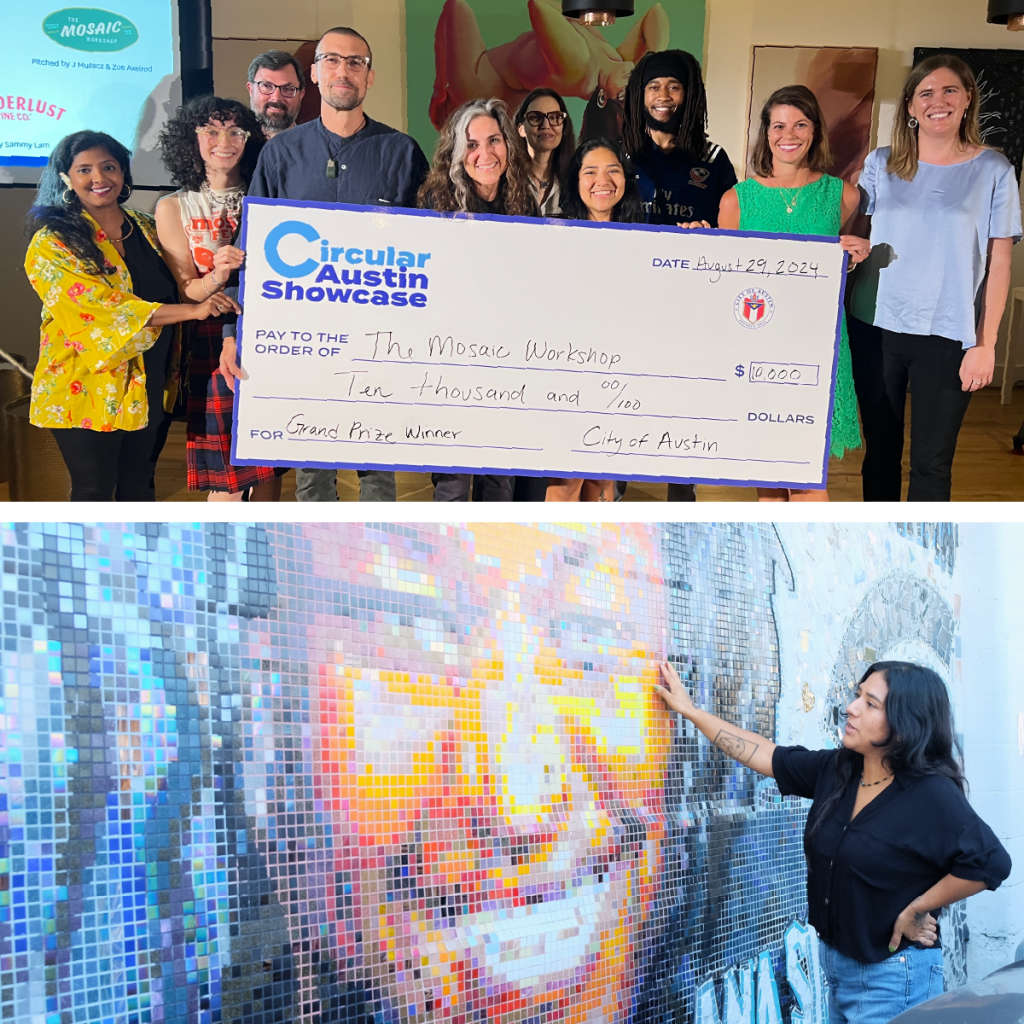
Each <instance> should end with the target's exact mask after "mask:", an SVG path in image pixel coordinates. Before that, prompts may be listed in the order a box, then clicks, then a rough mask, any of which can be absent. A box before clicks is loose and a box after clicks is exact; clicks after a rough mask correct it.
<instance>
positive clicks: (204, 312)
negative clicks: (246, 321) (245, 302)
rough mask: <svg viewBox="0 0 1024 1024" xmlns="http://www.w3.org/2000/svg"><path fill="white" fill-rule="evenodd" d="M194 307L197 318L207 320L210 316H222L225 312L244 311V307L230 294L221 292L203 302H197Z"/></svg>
mask: <svg viewBox="0 0 1024 1024" xmlns="http://www.w3.org/2000/svg"><path fill="white" fill-rule="evenodd" d="M192 308H193V309H194V310H195V314H194V315H195V318H196V320H206V319H207V318H208V317H211V316H221V315H223V314H224V313H241V312H242V307H241V306H240V305H239V304H238V303H237V302H235V300H234V299H233V298H231V296H230V295H224V294H222V293H220V292H218V293H217V294H216V295H211V296H210V297H209V298H208V299H204V300H203V301H202V302H197V303H196V304H195V305H194V306H193V307H192Z"/></svg>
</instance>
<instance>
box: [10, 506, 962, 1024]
mask: <svg viewBox="0 0 1024 1024" xmlns="http://www.w3.org/2000/svg"><path fill="white" fill-rule="evenodd" d="M2 544H3V575H2V586H3V632H2V646H3V651H2V658H3V662H2V672H3V680H2V685H3V698H2V706H0V726H2V732H0V1020H2V1021H3V1022H7V1021H12V1022H14V1024H100V1022H103V1024H107V1022H111V1024H113V1022H117V1024H129V1022H130V1024H142V1022H145V1024H149V1022H156V1021H166V1022H174V1024H178V1022H182V1024H184V1022H188V1024H193V1022H195V1024H214V1022H229V1021H230V1022H240V1024H276V1022H287V1021H302V1022H310V1024H312V1022H318V1024H319V1022H324V1024H326V1022H328V1021H351V1022H356V1021H359V1022H370V1021H373V1022H381V1024H383V1022H391V1021H416V1022H419V1021H424V1022H426V1021H442V1020H444V1021H451V1022H453V1024H468V1022H470V1021H484V1020H487V1021H501V1022H503V1024H505V1022H508V1024H511V1022H513V1021H516V1022H519V1021H522V1022H530V1024H541V1022H549V1021H566V1022H577V1021H579V1022H582V1021H623V1022H625V1021H630V1022H636V1024H640V1022H644V1024H648V1022H650V1024H653V1022H668V1021H673V1022H675V1021H684V1022H685V1021H693V1020H696V1019H697V1018H700V1019H701V1020H702V1021H705V1020H706V1021H709V1024H712V1022H714V1021H715V1019H716V1017H718V1016H719V1015H720V1016H721V1019H722V1020H733V1019H735V1016H734V1015H731V1014H732V1010H733V1009H735V1007H731V1006H730V1000H736V999H741V994H742V989H743V986H744V985H746V986H747V991H748V996H750V998H753V995H752V993H753V989H752V987H751V986H752V985H753V981H752V980H751V979H753V977H754V973H753V972H756V981H757V986H758V992H760V993H761V995H762V996H764V998H763V999H762V998H761V997H760V996H759V997H758V998H757V1010H756V1014H755V1010H754V1004H753V1003H749V1000H748V1002H747V1003H746V1004H742V1005H741V1003H737V1004H736V1005H737V1006H738V1007H739V1010H738V1011H737V1012H740V1011H742V1012H741V1016H742V1018H743V1019H744V1020H745V1021H746V1020H747V1019H748V1011H749V1020H750V1022H751V1024H753V1021H754V1019H755V1016H756V1019H757V1024H779V1022H780V1020H781V1018H786V1019H789V1018H790V1016H792V1017H793V1019H794V1020H796V1019H798V1018H801V1019H803V1020H805V1021H807V1022H808V1024H810V1022H811V1020H814V1021H816V1022H817V1021H820V1020H821V1012H822V1010H821V1006H822V1004H821V1000H820V998H819V997H820V991H819V989H820V985H819V983H818V982H817V981H816V972H815V969H814V965H813V963H812V962H811V961H812V960H813V952H808V951H807V950H808V948H809V947H808V946H807V941H808V940H807V939H806V933H805V932H803V931H802V926H801V925H800V924H799V919H800V918H801V916H802V915H803V914H804V913H805V899H804V875H803V870H804V869H803V856H802V852H801V845H800V835H801V832H802V827H803V820H804V815H805V813H806V808H805V806H804V805H803V804H802V802H801V801H796V800H782V799H781V798H780V797H779V795H778V791H777V790H776V789H775V786H774V783H773V782H771V780H762V779H758V778H756V777H755V776H754V775H752V774H751V773H750V772H749V771H747V770H746V769H743V768H741V767H740V766H738V765H736V764H735V763H733V762H731V761H729V760H727V759H726V758H724V756H722V755H720V754H719V753H718V752H717V751H715V750H713V749H712V748H710V747H709V745H708V744H707V742H706V741H705V740H704V739H703V738H702V737H698V735H697V734H695V732H694V731H693V730H692V728H691V727H689V726H687V725H685V723H682V722H681V721H679V720H677V719H676V717H675V716H673V715H671V714H670V713H668V712H667V711H666V710H665V708H664V706H663V705H662V704H661V703H660V700H659V698H658V697H657V696H656V695H655V694H654V693H653V689H652V686H653V683H654V681H655V679H656V674H657V661H658V660H659V659H661V658H665V657H668V658H670V659H671V660H672V661H673V662H674V663H675V664H676V666H677V668H678V670H679V672H680V674H681V675H682V676H683V678H684V680H685V681H686V682H687V684H688V685H689V686H690V687H692V689H693V692H694V695H695V699H697V700H698V701H700V702H701V703H702V704H703V705H704V706H706V707H708V708H709V709H712V710H714V711H715V712H716V713H718V714H721V715H723V716H724V717H726V718H728V719H730V720H731V721H735V722H738V723H740V724H742V725H743V726H744V727H746V728H751V729H755V730H758V731H761V732H763V733H765V734H767V735H772V736H775V737H776V738H777V739H778V740H779V742H802V743H805V744H807V745H811V746H813V745H815V743H817V744H818V745H822V744H824V743H827V742H829V741H830V734H831V729H832V727H833V725H834V722H835V714H836V710H837V709H838V708H839V707H840V706H841V705H842V703H843V701H844V695H845V692H846V688H847V687H848V685H849V681H850V679H851V678H853V675H854V674H855V673H856V672H857V671H858V668H859V667H863V666H864V665H866V664H867V663H869V662H870V661H871V660H873V659H875V658H876V657H879V658H880V657H882V656H884V655H885V654H887V653H891V652H894V651H895V652H902V653H909V654H911V655H914V656H917V657H922V656H923V657H924V658H925V660H929V663H931V664H933V666H934V667H937V668H938V669H939V670H940V671H942V672H943V674H944V675H945V676H946V678H947V679H948V678H950V677H951V674H952V672H953V667H954V662H955V660H956V657H957V656H958V651H957V641H956V636H955V633H956V621H955V618H954V617H953V613H952V611H951V608H952V601H951V577H950V573H951V572H952V571H953V568H954V565H955V559H956V549H957V537H956V529H955V527H949V526H945V525H943V524H895V525H892V526H882V527H874V528H871V527H860V526H849V527H800V528H797V527H779V528H778V529H776V528H774V527H772V526H770V525H769V526H759V525H721V526H716V525H701V524H668V525H662V526H649V525H627V526H589V527H578V528H576V527H569V526H535V527H526V526H466V527H462V526H447V525H415V526H401V525H362V524H331V525H315V526H311V525H301V524H281V525H251V526H245V525H217V524H198V525H197V524H192V525H189V524H170V525H168V524H136V525H82V524H65V525H53V524H40V525H24V524H22V525H19V524H7V525H5V526H4V527H3V528H2ZM794 921H796V922H797V923H796V924H794V923H793V922H794ZM957 948H958V947H957V945H956V942H955V941H951V942H950V951H949V952H948V953H947V960H948V959H949V956H950V955H951V956H953V958H954V959H955V958H956V956H957V955H958V953H957ZM960 959H961V960H962V956H961V957H960ZM794 964H795V965H797V967H796V968H794V966H793V965H794ZM953 966H954V969H955V968H956V964H954V965H953ZM960 969H961V970H962V965H961V967H960ZM794 970H795V971H796V973H795V974H794ZM745 971H746V972H747V973H746V974H745V973H744V972H745ZM744 978H747V979H748V980H747V981H746V982H744ZM700 993H704V995H700ZM709 993H710V995H709ZM730 993H733V994H732V995H731V994H730ZM769 995H771V996H772V997H773V998H774V999H775V1002H774V1003H773V1002H772V998H769ZM762 1004H763V1005H762ZM821 1024H824V1022H823V1021H822V1022H821Z"/></svg>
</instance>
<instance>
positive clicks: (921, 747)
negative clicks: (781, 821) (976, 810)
mask: <svg viewBox="0 0 1024 1024" xmlns="http://www.w3.org/2000/svg"><path fill="white" fill-rule="evenodd" d="M875 672H878V673H880V674H881V675H882V677H883V678H884V679H885V681H886V683H887V684H888V687H889V693H888V696H887V697H886V698H885V717H886V720H887V721H888V723H889V735H888V736H887V737H886V738H885V740H884V741H883V742H882V743H880V744H877V746H879V747H880V748H888V752H887V753H886V754H885V755H884V756H883V758H882V763H883V764H884V765H885V767H886V768H888V769H889V771H891V772H892V773H893V774H894V775H897V774H907V775H916V776H921V775H941V776H943V777H944V778H947V779H950V780H951V781H952V782H953V783H954V784H955V785H956V787H957V789H959V790H960V792H961V793H965V792H966V790H967V780H966V779H965V778H964V773H963V750H962V749H961V747H960V741H959V739H957V736H956V733H955V732H954V731H953V709H952V707H951V705H950V703H949V694H948V692H947V691H946V684H945V683H944V682H943V681H942V679H941V677H940V676H939V674H938V673H937V672H933V671H932V670H931V669H930V668H925V667H924V666H923V665H915V664H913V663H912V662H909V661H877V662H875V664H874V665H870V666H869V667H868V669H867V671H866V672H865V673H864V675H862V676H861V677H860V682H859V683H858V686H863V685H864V683H865V682H866V680H867V678H868V677H869V676H870V675H873V674H874V673H875ZM863 770H864V756H863V754H858V753H857V752H856V751H853V750H847V749H846V748H845V747H843V748H842V749H841V750H840V751H839V755H838V757H837V759H836V781H835V785H834V786H833V788H832V792H831V793H829V795H828V796H827V797H826V798H825V800H824V802H823V803H822V805H821V807H820V809H819V810H818V811H817V812H816V814H815V817H814V824H813V826H812V827H811V829H810V830H809V832H808V838H810V837H812V836H813V835H814V834H815V833H816V832H817V831H818V829H819V828H820V827H821V826H822V824H823V823H824V822H825V820H826V819H827V818H828V817H829V815H830V814H831V813H832V811H833V810H834V809H835V806H836V804H837V803H838V802H839V800H840V799H841V798H842V795H843V793H844V792H845V790H846V788H847V786H849V784H850V783H851V782H852V781H853V780H854V779H855V778H856V777H857V776H858V775H859V774H860V773H861V772H862V771H863Z"/></svg>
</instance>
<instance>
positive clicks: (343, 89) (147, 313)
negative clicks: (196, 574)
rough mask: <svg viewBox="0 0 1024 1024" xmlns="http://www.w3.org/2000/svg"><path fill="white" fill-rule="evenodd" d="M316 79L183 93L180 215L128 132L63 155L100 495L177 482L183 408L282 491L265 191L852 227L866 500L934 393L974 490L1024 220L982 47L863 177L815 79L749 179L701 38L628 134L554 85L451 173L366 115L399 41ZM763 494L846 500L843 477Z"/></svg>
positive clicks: (634, 88)
mask: <svg viewBox="0 0 1024 1024" xmlns="http://www.w3.org/2000/svg"><path fill="white" fill-rule="evenodd" d="M310 75H311V77H312V80H313V82H315V83H316V85H317V86H318V88H319V91H320V96H321V101H322V102H321V113H320V117H319V118H318V119H316V120H314V121H309V122H307V123H305V124H301V125H297V126H296V125H295V121H296V118H297V116H298V112H299V107H300V104H301V102H302V97H303V94H304V90H305V74H304V70H303V68H302V67H301V66H300V65H299V63H298V62H297V61H296V59H295V58H294V57H293V56H292V55H290V54H287V53H284V52H283V51H276V50H275V51H270V52H268V53H264V54H261V55H260V56H258V57H257V58H256V59H255V60H254V61H253V62H252V64H251V66H250V69H249V81H248V91H249V95H250V106H249V107H246V106H245V105H243V104H241V103H238V102H237V101H234V100H228V99H222V98H219V97H216V96H203V97H199V98H196V99H193V100H190V101H189V102H187V103H186V104H185V105H184V106H183V107H182V108H180V110H179V111H178V112H177V114H176V116H175V117H174V118H172V119H171V120H170V121H169V122H168V124H167V126H166V128H165V130H164V133H163V136H162V140H161V141H162V152H163V159H164V162H165V164H166V166H167V169H168V171H169V173H170V174H171V176H172V179H173V180H174V182H175V183H176V184H177V185H178V186H179V189H178V191H177V192H175V193H173V194H172V195H169V196H166V197H165V198H163V199H161V200H160V202H159V203H158V204H157V207H156V216H155V218H154V217H151V216H149V215H147V214H145V213H141V212H139V211H137V210H133V209H131V208H130V207H128V206H126V205H125V203H126V201H127V200H128V198H129V197H130V195H131V171H130V166H129V159H130V154H129V153H128V151H127V150H126V149H125V147H124V146H123V145H122V144H121V143H120V142H118V141H117V140H116V139H113V138H111V137H110V136H109V135H106V134H103V133H99V132H89V131H85V132H76V133H75V134H73V135H69V136H67V137H66V138H65V139H63V140H62V141H61V142H60V144H59V145H58V146H57V147H56V148H55V149H54V151H53V153H52V155H51V157H50V160H49V164H48V166H47V167H46V169H45V171H44V173H43V176H42V178H41V180H40V184H39V191H38V195H37V199H36V203H35V205H34V206H33V208H32V210H31V211H30V214H29V226H30V229H31V231H32V240H31V243H30V245H29V249H28V254H27V256H26V260H25V267H26V271H27V273H28V276H29V280H30V281H31V283H32V285H33V287H34V288H35V290H36V291H37V293H38V294H39V296H40V298H41V299H42V301H43V306H44V311H43V322H42V330H41V345H40V356H39V362H38V365H37V367H36V372H35V380H34V383H33V388H32V406H31V417H32V422H33V423H35V424H36V425H37V426H41V427H48V428H52V429H53V431H54V435H55V437H56V439H57V443H58V445H59V447H60V450H61V453H62V455H63V457H64V461H65V462H66V464H67V467H68V471H69V473H70V476H71V480H72V494H71V498H72V500H75V501H109V500H112V499H113V498H115V497H116V498H117V499H118V500H122V501H124V500H137V501H146V500H149V501H151V500H154V496H155V472H156V463H157V459H158V458H159V455H160V452H161V450H162V448H163V445H164V442H165V440H166V437H167V431H168V428H169V425H170V423H171V422H172V421H173V419H174V418H175V417H176V416H177V417H179V418H180V417H184V418H185V419H186V422H187V459H188V487H189V489H190V490H196V491H205V492H207V493H208V496H209V498H210V500H236V501H237V500H251V501H274V500H277V499H278V498H279V497H280V493H281V476H282V475H283V473H284V472H285V470H283V469H281V468H276V467H273V466H267V467H253V466H234V465H232V463H231V417H232V404H233V395H232V392H233V389H234V383H235V381H236V379H238V378H240V377H241V378H244V376H245V374H244V370H243V369H242V367H241V366H240V365H239V357H238V349H237V344H236V340H235V320H236V317H237V315H238V313H239V312H241V309H240V307H239V304H238V297H237V295H238V292H237V277H238V272H239V270H240V268H241V267H242V265H243V263H244V259H245V254H244V252H243V251H242V250H241V249H240V248H239V247H238V246H237V244H236V242H237V234H238V231H239V227H240V221H241V210H242V199H243V197H244V196H245V195H250V196H261V197H268V198H276V199H289V200H296V201H308V202H318V203H348V204H356V205H365V206H374V207H379V206H383V205H386V206H391V207H407V208H408V207H419V208H423V209H429V210H436V211H442V212H465V213H486V214H496V215H499V216H502V215H505V216H517V217H548V218H550V217H559V218H569V219H575V220H588V221H592V222H596V223H602V222H604V223H607V222H618V223H647V224H660V225H668V226H673V227H679V228H686V229H692V230H701V229H707V228H724V229H738V230H750V231H761V232H770V233H773V234H802V235H826V236H833V237H838V238H839V239H840V241H841V244H842V246H843V248H844V249H845V250H846V252H847V253H848V254H849V263H850V267H851V276H850V280H849V284H848V287H847V295H848V301H847V308H848V316H847V317H846V318H845V322H844V325H843V329H842V338H841V345H840V352H839V358H838V360H837V365H836V369H835V380H834V388H835V390H834V395H835V398H834V404H833V416H832V429H831V454H832V455H833V456H835V457H840V458H841V457H842V456H843V455H844V453H845V452H846V451H847V450H849V449H852V448H857V447H860V445H861V443H862V442H861V430H860V427H861V426H863V431H864V442H865V444H866V450H865V457H864V463H863V470H862V473H863V481H864V498H865V500H868V501H898V500H900V495H901V486H902V468H901V467H902V456H903V439H904V407H905V404H906V395H907V391H908V388H909V390H911V391H912V393H913V414H912V422H911V450H910V485H909V494H908V497H909V499H910V500H932V501H948V500H949V497H950V487H951V468H952V462H953V455H954V453H955V450H956V442H957V436H958V433H959V430H960V426H961V423H962V421H963V417H964V414H965V412H966V409H967V405H968V403H969V401H970V398H971V395H972V394H973V393H974V392H975V391H977V390H978V389H979V388H982V387H985V386H986V385H988V384H989V383H991V380H992V376H993V370H994V348H995V342H996V333H997V330H998V325H999V321H1000V318H1001V316H1002V313H1003V309H1004V307H1005V303H1006V298H1007V293H1008V289H1009V279H1010V253H1011V248H1012V245H1013V244H1014V243H1015V242H1016V241H1018V240H1019V239H1020V237H1021V234H1022V228H1021V213H1020V199H1019V194H1018V187H1017V181H1016V177H1015V174H1014V171H1013V168H1012V166H1011V165H1010V163H1009V161H1007V159H1006V158H1005V157H1004V156H1003V155H1002V154H1001V153H999V152H997V151H996V150H994V149H990V148H987V147H985V146H984V145H983V144H982V142H981V137H980V132H979V120H978V114H979V111H978V107H979V101H978V91H977V86H976V83H975V80H974V76H973V74H972V72H971V70H970V68H969V67H968V66H967V65H966V64H964V63H963V62H962V61H961V60H959V59H958V58H956V57H953V56H947V55H940V56H937V57H932V58H929V59H927V60H925V61H922V62H921V63H919V64H918V65H916V66H915V67H914V68H913V69H912V70H911V72H910V74H909V76H908V78H907V81H906V83H905V85H904V87H903V91H902V95H901V98H900V101H899V104H898V108H897V109H898V113H897V116H896V119H895V122H894V127H893V138H892V144H891V146H886V147H883V148H880V149H877V150H875V151H874V152H872V153H871V154H870V155H869V156H868V158H867V161H866V164H865V167H864V170H863V172H862V174H861V177H860V181H859V188H858V187H855V186H853V185H851V184H849V183H846V182H844V181H842V180H840V179H839V178H836V177H833V176H832V175H830V174H828V173H827V172H828V168H829V167H830V166H831V164H832V158H831V154H830V151H829V143H828V132H827V126H826V124H825V121H824V118H823V116H822V113H821V109H820V107H819V104H818V102H817V100H816V98H815V96H814V94H813V93H812V92H811V91H810V90H809V89H807V88H805V87H804V86H790V87H787V88H784V89H780V90H778V91H777V92H776V93H775V94H773V95H772V96H771V97H770V98H769V99H768V101H767V102H766V103H765V105H764V108H763V109H762V111H761V116H760V130H759V134H758V138H757V142H756V145H755V147H754V151H753V153H752V157H751V168H750V170H751V174H750V175H749V177H747V179H746V180H745V181H743V182H737V178H736V174H735V171H734V169H733V164H732V162H731V160H730V159H729V157H728V156H727V154H726V153H725V152H724V151H723V150H722V148H721V147H720V146H716V145H714V144H713V143H712V142H711V141H710V140H709V139H708V134H707V103H706V96H705V91H704V84H703V81H702V77H701V71H700V66H699V64H698V62H697V61H696V59H695V58H694V57H692V56H691V55H690V54H688V53H684V52H683V51H680V50H668V51H663V52H657V53H648V54H647V55H646V56H644V57H643V58H642V59H641V60H640V61H639V62H638V63H637V65H636V68H635V70H634V72H633V74H632V76H631V78H630V80H629V84H628V86H627V87H626V90H625V96H624V100H623V109H624V118H623V127H622V137H621V139H619V138H599V139H589V140H587V141H585V142H583V143H582V144H580V145H579V146H577V144H576V138H575V135H574V131H573V125H572V119H571V117H570V116H569V112H568V109H567V107H566V104H565V102H564V100H563V99H562V97H561V96H559V95H558V94H557V93H556V92H554V91H552V90H549V89H537V90H534V91H533V92H531V93H530V94H529V95H527V96H526V97H525V98H524V99H523V101H522V103H521V105H520V106H519V108H518V110H516V111H515V112H514V113H513V112H511V111H509V110H508V109H507V108H506V107H505V105H504V103H502V102H501V101H499V100H494V99H481V100H472V101H470V102H467V103H465V104H463V105H462V106H461V107H459V108H458V109H457V110H455V111H454V112H453V113H452V114H451V116H450V117H449V118H448V120H447V121H446V123H445V124H444V125H443V126H442V128H441V131H440V137H439V139H438V143H437V149H436V151H435V154H434V160H433V164H432V165H431V164H428V162H427V160H426V158H425V157H424V155H423V153H422V151H421V150H420V147H419V146H418V145H417V143H416V142H415V141H414V140H413V139H411V138H410V137H409V136H407V135H404V134H402V133H401V132H399V131H396V130H395V129H393V128H389V127H387V126H386V125H384V124H381V123H379V122H377V121H374V120H372V119H371V118H370V117H368V116H367V115H366V113H365V112H364V110H363V104H364V101H365V99H366V95H367V91H368V90H369V89H370V88H371V87H372V86H373V82H374V70H373V56H372V52H371V49H370V45H369V43H368V42H367V40H366V39H365V38H364V37H363V36H362V35H360V34H359V33H358V32H357V31H355V30H354V29H351V28H335V29H331V30H330V31H328V32H326V33H325V34H324V36H323V37H322V38H321V39H320V41H319V43H318V45H317V49H316V56H315V58H314V61H313V64H312V67H311V69H310ZM668 301H671V299H669V300H668ZM679 314H680V317H681V318H682V317H684V316H685V310H684V309H680V311H679ZM858 406H859V409H860V417H859V423H858ZM359 477H360V500H362V501H394V500H395V499H396V486H395V475H394V473H393V472H386V471H375V470H370V471H360V473H359ZM433 483H434V498H435V500H437V501H466V500H469V499H470V497H471V496H472V498H473V499H474V500H484V501H507V500H513V499H516V500H548V501H578V500H583V501H611V500H615V498H616V496H617V495H619V494H621V488H622V486H623V485H621V484H618V485H617V484H616V482H615V481H613V480H583V479H548V478H532V477H519V478H515V477H502V476H488V475H478V476H475V477H474V476H470V475H465V474H455V473H435V474H434V476H433ZM759 496H760V497H761V499H762V500H768V501H772V500H775V501H786V500H827V492H826V491H824V490H807V491H794V490H784V489H771V488H763V489H759ZM296 497H297V499H298V500H299V501H336V500H337V481H336V473H335V471H334V470H325V469H315V468H308V469H298V470H296ZM669 500H672V501H693V500H695V492H694V487H693V485H692V484H678V483H676V484H670V485H669Z"/></svg>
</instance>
